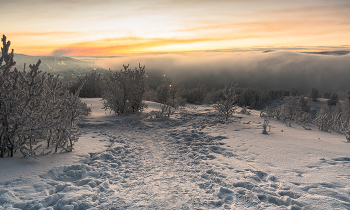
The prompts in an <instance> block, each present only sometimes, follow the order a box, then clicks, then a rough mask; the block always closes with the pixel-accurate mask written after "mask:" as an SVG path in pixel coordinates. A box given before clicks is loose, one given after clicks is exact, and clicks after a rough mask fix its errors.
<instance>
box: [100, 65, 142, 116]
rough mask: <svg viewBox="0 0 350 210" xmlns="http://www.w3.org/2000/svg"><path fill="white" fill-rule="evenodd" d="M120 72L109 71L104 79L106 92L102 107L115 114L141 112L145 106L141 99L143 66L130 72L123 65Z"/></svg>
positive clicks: (127, 67)
mask: <svg viewBox="0 0 350 210" xmlns="http://www.w3.org/2000/svg"><path fill="white" fill-rule="evenodd" d="M123 67H124V69H122V70H120V71H115V72H112V71H110V72H109V74H108V77H107V78H106V82H107V90H106V92H105V93H104V94H103V96H102V99H103V106H104V108H105V109H110V110H112V111H114V112H115V113H116V114H118V115H120V114H126V115H127V114H131V113H136V112H141V111H142V110H143V109H144V108H145V106H146V104H145V103H144V102H143V97H144V94H145V92H146V83H145V66H143V67H141V65H140V64H139V68H135V69H134V70H131V69H130V68H129V65H127V66H125V65H123Z"/></svg>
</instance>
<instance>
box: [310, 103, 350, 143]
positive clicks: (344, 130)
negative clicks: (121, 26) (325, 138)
mask: <svg viewBox="0 0 350 210" xmlns="http://www.w3.org/2000/svg"><path fill="white" fill-rule="evenodd" d="M314 124H315V125H317V126H318V128H319V129H320V130H323V131H334V132H337V133H340V134H343V135H345V137H346V139H347V141H348V142H350V100H349V98H348V97H347V98H345V100H344V101H343V102H342V103H340V102H338V103H337V104H336V105H335V106H331V107H330V106H328V105H324V106H322V107H321V109H320V111H319V112H317V115H316V119H315V120H314Z"/></svg>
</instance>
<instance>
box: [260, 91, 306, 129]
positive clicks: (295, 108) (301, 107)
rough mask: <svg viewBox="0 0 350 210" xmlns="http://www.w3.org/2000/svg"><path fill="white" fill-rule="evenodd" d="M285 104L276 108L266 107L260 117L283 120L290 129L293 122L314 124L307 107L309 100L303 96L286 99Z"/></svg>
mask: <svg viewBox="0 0 350 210" xmlns="http://www.w3.org/2000/svg"><path fill="white" fill-rule="evenodd" d="M284 101H285V103H284V104H282V105H279V106H277V107H275V108H271V107H266V108H265V109H264V110H263V111H262V112H261V113H260V117H272V118H276V119H277V120H282V121H283V122H284V123H286V125H287V126H288V127H291V124H292V122H297V123H301V124H308V123H312V119H311V114H310V113H309V111H310V107H309V106H308V105H307V102H308V101H307V99H305V98H304V97H303V96H301V97H300V98H299V99H297V98H296V97H285V98H284Z"/></svg>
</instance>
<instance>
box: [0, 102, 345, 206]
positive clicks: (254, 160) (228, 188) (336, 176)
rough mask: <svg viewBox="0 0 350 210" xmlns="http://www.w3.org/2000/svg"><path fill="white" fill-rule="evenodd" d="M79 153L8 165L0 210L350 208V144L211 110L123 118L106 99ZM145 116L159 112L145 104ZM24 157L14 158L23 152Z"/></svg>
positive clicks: (0, 183) (2, 174) (88, 124)
mask: <svg viewBox="0 0 350 210" xmlns="http://www.w3.org/2000/svg"><path fill="white" fill-rule="evenodd" d="M83 101H84V102H86V103H87V104H88V106H89V107H91V108H92V114H91V115H89V116H88V117H86V118H85V119H84V120H82V121H80V123H79V124H78V125H79V127H80V129H81V132H82V136H81V137H80V139H79V141H78V142H77V144H76V145H75V150H73V152H71V153H68V154H65V155H62V154H59V153H58V154H49V155H46V156H43V157H38V158H36V159H28V158H24V159H23V158H19V157H13V158H1V159H0V165H1V166H2V167H1V168H2V170H1V171H0V209H1V210H2V209H47V210H49V209H65V210H66V209H292V210H296V209H350V181H349V179H350V167H349V166H350V153H349V149H350V144H348V143H345V141H344V137H343V136H342V135H340V134H335V133H329V132H322V131H319V130H318V129H317V128H315V127H310V129H311V130H310V129H308V130H307V129H304V128H303V127H302V126H299V125H298V124H296V123H295V124H292V126H291V127H287V126H286V125H285V124H284V123H282V122H279V121H276V120H273V119H271V120H269V126H270V131H268V135H263V134H261V132H262V124H263V122H264V119H263V118H260V117H259V114H260V113H259V112H258V111H254V110H251V113H250V115H244V114H235V115H234V116H233V117H232V118H230V119H229V120H228V122H223V121H222V120H221V119H220V118H219V117H218V115H217V113H216V112H215V110H214V108H213V107H212V106H210V105H196V106H186V107H185V108H181V109H180V110H178V111H176V112H175V114H174V115H172V116H171V117H170V118H150V117H145V116H149V115H143V116H115V115H112V114H109V112H107V113H105V111H104V110H103V109H101V108H102V103H101V101H99V99H84V100H83ZM147 104H148V109H147V110H146V112H150V111H152V110H156V109H159V107H160V106H159V104H157V103H153V102H147ZM15 154H16V153H15Z"/></svg>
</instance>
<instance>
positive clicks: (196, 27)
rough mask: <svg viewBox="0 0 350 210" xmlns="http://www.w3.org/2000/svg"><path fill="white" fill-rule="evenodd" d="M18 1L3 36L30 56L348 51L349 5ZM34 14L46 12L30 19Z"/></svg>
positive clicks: (338, 0)
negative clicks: (32, 13) (33, 12)
mask: <svg viewBox="0 0 350 210" xmlns="http://www.w3.org/2000/svg"><path fill="white" fill-rule="evenodd" d="M16 2H17V3H16ZM16 2H13V1H9V2H7V4H6V5H5V6H4V7H0V17H1V16H3V18H5V17H6V18H11V20H12V22H11V24H4V25H2V31H0V33H3V34H5V35H6V36H7V38H8V40H10V41H11V43H12V45H11V48H13V49H14V50H15V53H21V54H28V55H55V56H61V55H65V56H79V55H81V56H84V55H85V56H120V55H128V54H149V53H182V52H192V51H251V50H256V49H268V48H273V49H277V50H278V49H288V50H302V51H315V50H316V51H319V50H325V49H326V50H332V49H333V48H335V49H346V50H349V45H350V39H349V37H350V13H349V9H350V3H348V2H345V1H343V0H334V1H332V2H330V1H329V2H326V1H325V2H318V1H317V2H314V1H307V2H306V1H302V0H295V1H293V2H287V1H273V0H266V1H254V3H252V2H249V1H225V0H218V1H215V2H210V1H189V2H187V3H184V2H177V3H174V2H173V1H167V0H164V1H162V2H157V4H150V3H151V2H152V0H150V2H147V3H145V2H143V1H140V2H137V3H134V4H130V3H127V2H120V1H105V0H101V1H99V2H98V3H97V2H93V1H92V2H83V1H76V2H75V1H74V2H75V3H72V2H70V1H57V2H56V1H52V2H51V1H47V2H46V1H38V2H34V3H29V2H27V1H24V0H18V1H16ZM19 2H20V4H19ZM296 2H298V3H296ZM153 3H155V2H153ZM18 5H21V7H18ZM11 7H13V9H12V10H11V9H10V8H11ZM15 8H16V9H15ZM47 8H50V10H47ZM67 8H70V10H67ZM96 8H99V9H96ZM116 8H118V10H116ZM141 8H142V9H141ZM31 9H35V10H36V11H40V12H39V13H38V14H36V15H28V14H31V13H30V12H29V11H31ZM72 11H74V12H72ZM320 46H321V47H320Z"/></svg>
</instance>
